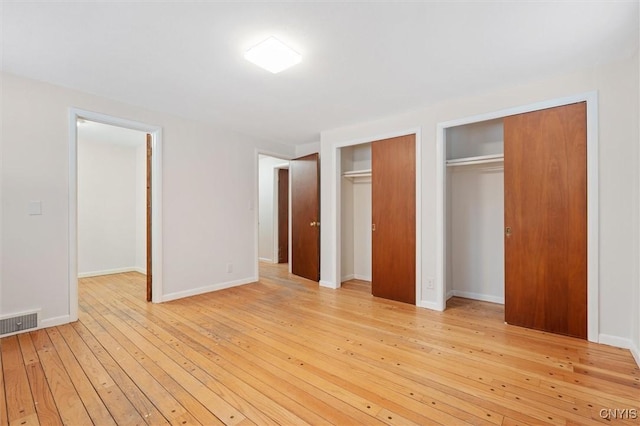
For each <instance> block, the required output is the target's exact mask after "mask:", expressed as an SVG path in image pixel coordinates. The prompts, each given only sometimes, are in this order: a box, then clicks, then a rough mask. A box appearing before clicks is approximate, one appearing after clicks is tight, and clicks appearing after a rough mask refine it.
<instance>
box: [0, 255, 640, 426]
mask: <svg viewBox="0 0 640 426" xmlns="http://www.w3.org/2000/svg"><path fill="white" fill-rule="evenodd" d="M260 268H261V270H260V276H261V279H260V281H259V282H257V283H254V284H248V285H245V286H241V287H235V288H230V289H226V290H221V291H218V292H213V293H208V294H203V295H200V296H196V297H190V298H187V299H181V300H175V301H172V302H168V303H164V304H148V303H147V302H145V301H144V294H145V291H146V290H145V277H144V275H141V274H137V273H126V274H117V275H109V276H104V277H92V278H86V279H82V280H80V286H79V294H80V312H79V317H80V319H79V321H78V322H76V323H74V324H69V325H64V326H59V327H55V328H52V329H47V330H40V331H36V332H32V333H27V334H24V335H21V336H20V338H19V339H20V340H18V339H16V338H15V337H8V338H4V339H1V340H0V353H1V354H2V357H1V358H0V379H3V380H4V381H2V380H0V383H3V389H2V391H4V393H0V396H2V395H4V396H3V399H2V400H0V404H4V405H6V406H7V407H8V408H9V410H13V411H14V412H15V411H19V410H20V409H21V408H22V407H24V406H28V405H29V404H33V401H35V400H36V399H37V398H38V397H37V395H36V394H35V393H34V394H33V395H32V394H31V393H29V392H28V390H29V384H28V383H27V382H28V375H27V374H26V373H25V372H24V370H25V369H28V366H29V365H35V364H39V363H41V364H42V366H43V371H45V373H46V374H45V376H44V379H46V383H47V385H48V386H49V387H50V389H51V393H52V397H53V399H54V400H55V402H56V404H55V407H54V408H55V409H57V410H59V413H58V415H59V417H60V418H61V419H63V420H64V422H65V424H90V423H91V421H92V420H93V421H97V418H98V417H97V414H96V413H97V412H99V411H100V410H98V411H96V408H95V403H96V399H95V397H96V395H97V396H99V399H100V401H101V403H102V404H103V406H104V408H106V410H107V411H108V412H109V413H110V414H111V417H112V418H111V419H110V420H108V419H101V420H100V423H101V424H104V423H116V424H121V425H128V424H144V423H146V424H154V425H155V424H168V423H171V424H179V425H182V424H207V425H208V424H223V423H224V424H230V425H250V424H296V425H298V424H338V425H351V424H367V425H383V424H391V425H393V424H401V425H410V424H419V425H425V424H455V425H464V424H474V425H499V424H510V425H515V424H519V425H527V424H528V425H540V424H563V425H565V424H580V425H591V424H592V425H596V424H610V422H608V421H606V420H604V419H602V418H600V416H599V412H600V410H601V409H602V408H629V409H636V410H640V370H639V369H638V366H637V365H635V363H634V361H633V358H632V356H631V354H630V353H629V351H627V350H622V349H617V348H612V347H609V346H604V345H597V344H593V343H589V342H587V341H584V340H580V339H575V338H571V337H566V336H561V335H556V334H550V333H544V332H540V331H536V330H531V329H526V328H521V327H513V326H509V325H506V324H504V322H503V321H502V318H503V309H502V306H500V305H495V304H491V303H486V302H478V301H469V300H465V299H459V298H453V299H451V300H450V301H449V303H448V309H447V310H446V311H445V312H433V311H429V310H426V309H421V308H417V307H415V306H412V305H408V304H405V303H398V302H395V301H391V300H386V299H381V298H377V297H374V296H372V295H371V294H370V293H369V292H368V284H367V283H366V282H362V281H353V282H346V283H344V285H343V288H341V289H339V290H329V289H325V288H318V285H317V283H315V282H313V281H310V280H305V279H302V278H299V277H297V276H294V275H292V274H289V273H288V272H287V267H286V265H275V264H261V265H260ZM23 340H24V341H25V342H26V343H25V344H22V341H23ZM29 340H30V341H31V342H32V344H29V343H28V341H29ZM9 370H11V371H18V372H19V371H20V370H22V371H23V372H22V373H20V374H22V376H23V378H22V379H21V381H20V382H21V383H22V384H23V385H22V386H23V387H24V386H26V387H24V389H26V390H23V391H19V392H18V394H16V393H14V390H17V389H18V388H19V387H20V386H19V385H16V384H14V382H13V381H12V382H8V381H7V377H8V375H7V373H8V372H9ZM67 372H68V373H67ZM10 374H13V373H10ZM20 374H18V375H17V376H19V375H20ZM65 374H67V375H66V376H65ZM17 376H16V377H17ZM75 389H77V391H75ZM72 390H73V391H72ZM74 392H75V395H74ZM19 401H25V402H19ZM4 405H0V406H4ZM92 405H93V408H92ZM80 408H81V409H80ZM71 412H85V416H86V417H84V418H81V415H80V414H75V415H74V417H71V414H70V413H71ZM25 414H27V416H23V417H17V418H20V419H21V421H23V420H22V419H27V420H29V421H33V424H38V423H40V424H50V423H49V422H48V421H47V420H46V419H45V418H44V417H40V411H39V410H37V409H36V410H32V411H30V412H29V413H26V412H25ZM72 418H73V420H71V419H72ZM634 422H635V421H634V420H632V419H626V420H625V419H623V420H619V421H616V424H621V425H626V424H629V425H631V424H636V423H634ZM18 424H21V423H18ZM3 426H4V425H3Z"/></svg>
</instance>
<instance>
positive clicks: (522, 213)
mask: <svg viewBox="0 0 640 426" xmlns="http://www.w3.org/2000/svg"><path fill="white" fill-rule="evenodd" d="M586 125H587V120H586V103H584V102H582V103H577V104H572V105H567V106H561V107H557V108H549V109H545V110H541V111H534V112H530V113H526V114H519V115H514V116H510V117H506V118H505V119H504V158H505V165H504V187H505V227H507V229H506V230H505V237H504V238H505V321H506V322H507V323H509V324H514V325H519V326H523V327H529V328H534V329H538V330H545V331H549V332H553V333H559V334H565V335H569V336H575V337H580V338H583V339H585V338H586V337H587V133H586ZM509 229H510V232H509Z"/></svg>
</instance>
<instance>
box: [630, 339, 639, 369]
mask: <svg viewBox="0 0 640 426" xmlns="http://www.w3.org/2000/svg"><path fill="white" fill-rule="evenodd" d="M629 350H631V355H633V358H634V359H635V360H636V364H637V365H638V367H640V349H639V348H638V347H637V346H636V345H633V344H632V345H631V348H629Z"/></svg>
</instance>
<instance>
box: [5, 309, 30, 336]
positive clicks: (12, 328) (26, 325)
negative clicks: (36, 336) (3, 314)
mask: <svg viewBox="0 0 640 426" xmlns="http://www.w3.org/2000/svg"><path fill="white" fill-rule="evenodd" d="M37 327H38V313H37V312H34V313H32V314H23V315H18V316H15V317H10V318H5V319H1V320H0V336H2V335H3V334H9V333H15V332H18V331H22V330H29V329H31V328H37Z"/></svg>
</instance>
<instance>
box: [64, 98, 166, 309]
mask: <svg viewBox="0 0 640 426" xmlns="http://www.w3.org/2000/svg"><path fill="white" fill-rule="evenodd" d="M69 126H70V132H69V134H70V140H69V160H70V161H69V165H70V167H69V168H70V173H69V194H70V197H69V217H70V223H69V252H70V253H69V254H70V256H69V259H70V264H69V281H70V285H69V287H70V294H69V297H70V311H71V317H72V319H74V320H75V319H77V311H78V278H79V277H88V276H96V275H105V274H110V273H118V272H127V271H136V272H141V273H145V274H146V275H147V289H146V295H147V300H149V301H153V302H156V303H157V302H161V301H162V294H161V289H162V287H161V283H162V275H161V265H162V263H161V261H162V259H161V226H160V224H161V221H160V212H161V204H160V194H161V180H160V176H161V172H162V170H161V164H162V163H161V150H160V146H161V144H160V142H161V130H160V128H159V127H157V126H151V125H147V124H144V123H138V122H134V121H129V120H124V119H120V118H116V117H111V116H107V115H104V114H99V113H95V112H91V111H83V110H79V109H71V111H70V121H69ZM151 277H153V280H152V279H151Z"/></svg>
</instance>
